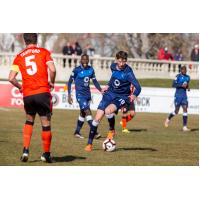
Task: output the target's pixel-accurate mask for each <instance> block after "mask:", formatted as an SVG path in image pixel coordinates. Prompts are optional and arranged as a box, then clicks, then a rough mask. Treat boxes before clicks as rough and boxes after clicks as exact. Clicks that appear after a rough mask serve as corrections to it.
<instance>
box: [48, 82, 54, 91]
mask: <svg viewBox="0 0 200 200" xmlns="http://www.w3.org/2000/svg"><path fill="white" fill-rule="evenodd" d="M49 87H50V90H51V91H53V89H54V83H51V82H49Z"/></svg>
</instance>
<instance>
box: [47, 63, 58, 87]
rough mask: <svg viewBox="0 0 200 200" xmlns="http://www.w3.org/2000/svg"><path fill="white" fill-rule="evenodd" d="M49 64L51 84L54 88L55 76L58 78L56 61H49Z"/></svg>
mask: <svg viewBox="0 0 200 200" xmlns="http://www.w3.org/2000/svg"><path fill="white" fill-rule="evenodd" d="M47 65H48V68H49V76H50V83H49V85H50V87H51V88H52V89H53V88H54V83H55V78H56V67H55V65H54V62H48V63H47Z"/></svg>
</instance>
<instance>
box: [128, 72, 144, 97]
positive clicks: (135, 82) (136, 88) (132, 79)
mask: <svg viewBox="0 0 200 200" xmlns="http://www.w3.org/2000/svg"><path fill="white" fill-rule="evenodd" d="M127 80H128V81H129V82H130V83H131V84H132V85H133V86H134V91H133V95H135V96H136V97H137V96H138V95H139V94H140V92H141V86H140V84H139V82H138V80H137V79H136V78H135V75H134V73H133V72H129V73H128V74H127Z"/></svg>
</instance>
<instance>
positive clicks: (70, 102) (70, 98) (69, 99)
mask: <svg viewBox="0 0 200 200" xmlns="http://www.w3.org/2000/svg"><path fill="white" fill-rule="evenodd" d="M68 103H69V104H72V103H73V99H72V96H71V95H69V96H68Z"/></svg>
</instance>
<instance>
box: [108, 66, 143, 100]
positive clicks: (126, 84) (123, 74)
mask: <svg viewBox="0 0 200 200" xmlns="http://www.w3.org/2000/svg"><path fill="white" fill-rule="evenodd" d="M110 68H111V71H112V76H111V78H110V81H109V83H108V86H109V88H108V91H111V92H113V93H115V94H119V95H125V96H129V95H130V93H131V84H132V85H133V86H134V87H135V90H134V92H133V95H135V96H138V95H139V94H140V92H141V87H140V84H139V83H138V81H137V79H136V78H135V75H134V73H133V70H132V69H131V67H130V66H129V65H127V64H126V66H125V68H124V69H123V70H120V69H118V67H117V63H112V64H111V66H110Z"/></svg>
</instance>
